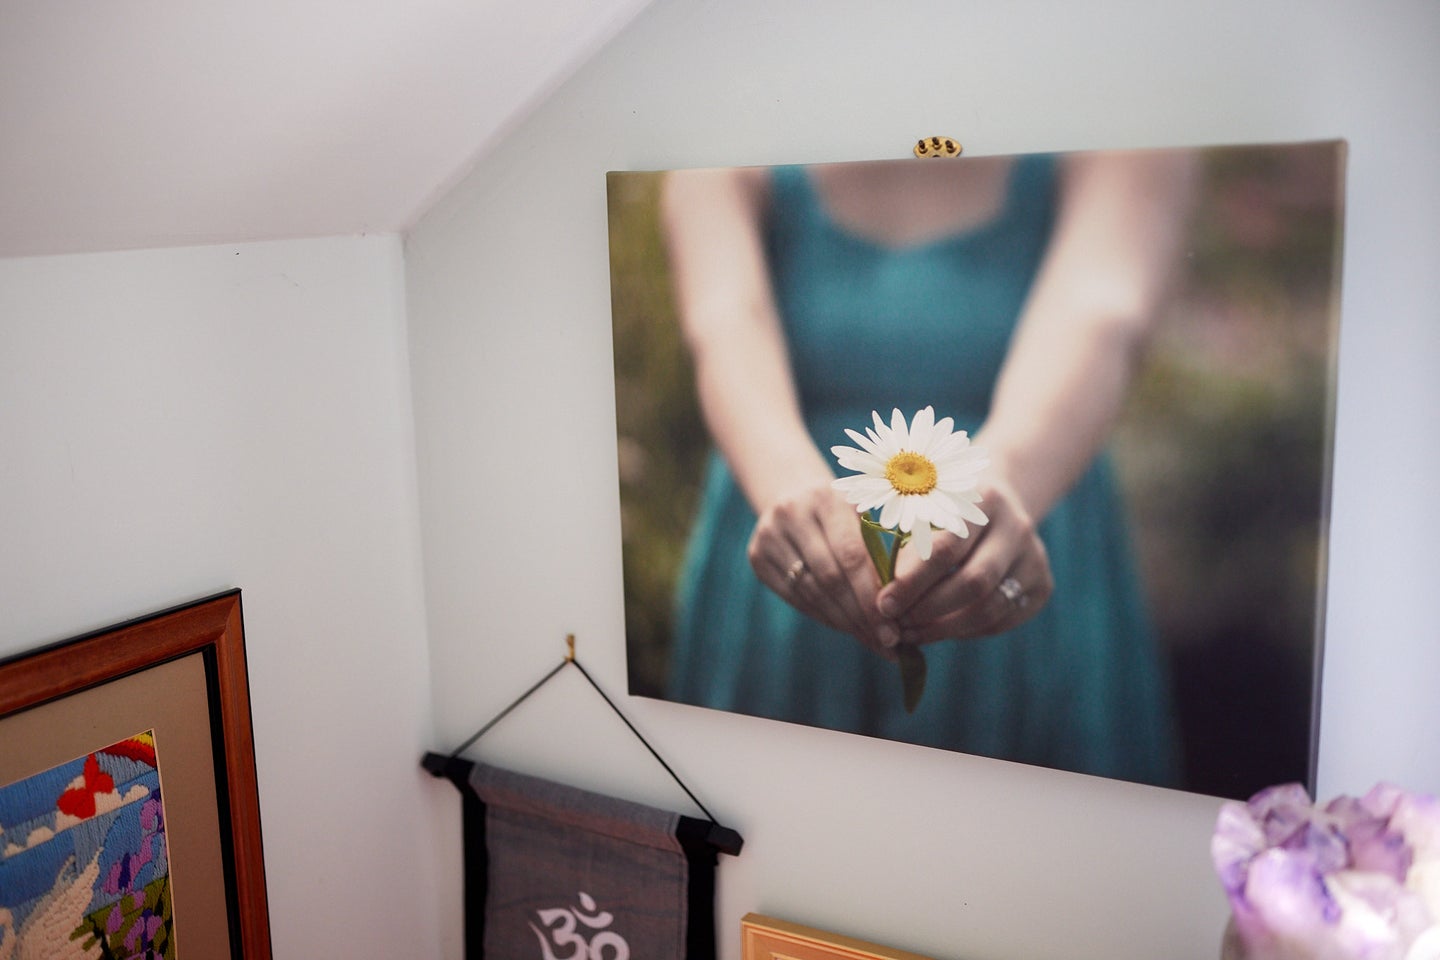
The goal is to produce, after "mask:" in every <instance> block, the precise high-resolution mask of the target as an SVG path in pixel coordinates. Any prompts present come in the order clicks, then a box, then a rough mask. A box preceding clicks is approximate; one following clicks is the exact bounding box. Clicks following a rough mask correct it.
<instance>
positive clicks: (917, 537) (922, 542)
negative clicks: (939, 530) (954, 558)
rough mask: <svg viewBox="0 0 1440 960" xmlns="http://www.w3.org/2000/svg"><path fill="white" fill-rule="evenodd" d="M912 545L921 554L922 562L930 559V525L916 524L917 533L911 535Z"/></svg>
mask: <svg viewBox="0 0 1440 960" xmlns="http://www.w3.org/2000/svg"><path fill="white" fill-rule="evenodd" d="M910 545H911V546H912V547H914V548H915V552H916V553H918V554H920V559H921V560H929V559H930V524H928V523H917V524H915V531H914V532H913V533H911V534H910Z"/></svg>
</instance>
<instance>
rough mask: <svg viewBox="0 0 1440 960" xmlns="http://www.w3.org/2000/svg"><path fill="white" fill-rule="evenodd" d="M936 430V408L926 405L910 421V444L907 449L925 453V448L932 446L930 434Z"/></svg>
mask: <svg viewBox="0 0 1440 960" xmlns="http://www.w3.org/2000/svg"><path fill="white" fill-rule="evenodd" d="M934 430H935V408H934V407H926V408H925V409H924V410H921V411H919V412H917V413H916V414H915V419H914V420H911V421H910V445H909V447H908V448H907V449H910V450H914V451H915V452H916V453H924V452H925V448H926V447H928V446H930V436H931V434H932V433H933V432H934Z"/></svg>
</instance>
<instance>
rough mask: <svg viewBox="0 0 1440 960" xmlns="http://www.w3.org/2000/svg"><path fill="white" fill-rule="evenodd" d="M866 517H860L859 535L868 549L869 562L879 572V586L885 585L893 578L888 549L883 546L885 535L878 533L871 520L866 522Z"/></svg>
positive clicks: (877, 527)
mask: <svg viewBox="0 0 1440 960" xmlns="http://www.w3.org/2000/svg"><path fill="white" fill-rule="evenodd" d="M867 519H868V518H866V517H863V516H862V517H861V518H860V535H861V536H862V537H864V538H865V549H866V550H868V551H870V562H871V563H873V564H875V572H876V573H878V574H880V586H882V587H883V586H885V584H887V583H889V582H890V581H891V580H893V579H894V578H895V574H894V572H893V570H892V568H891V566H890V551H889V550H887V549H886V548H885V537H884V536H883V535H882V534H881V533H880V527H879V526H878V525H876V524H874V523H873V522H870V523H867V522H866V520H867Z"/></svg>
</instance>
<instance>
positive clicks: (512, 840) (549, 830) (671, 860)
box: [466, 764, 714, 960]
mask: <svg viewBox="0 0 1440 960" xmlns="http://www.w3.org/2000/svg"><path fill="white" fill-rule="evenodd" d="M469 786H470V788H471V789H472V790H473V791H474V793H475V794H476V796H477V797H478V798H479V799H480V801H481V802H482V803H483V804H484V808H485V809H484V823H483V831H482V830H480V829H479V828H478V825H476V829H473V830H472V831H470V832H471V833H472V836H471V837H470V846H471V849H467V851H466V856H467V858H473V857H476V856H477V855H478V856H483V857H485V858H486V859H487V861H488V862H487V866H486V876H485V904H484V917H483V929H484V933H483V941H484V953H483V956H485V957H489V958H491V960H523V958H527V957H534V958H537V960H630V958H632V957H633V958H637V960H640V958H645V960H651V958H653V960H665V958H677V960H680V958H687V957H694V958H698V957H700V956H702V955H708V956H713V952H714V939H713V936H714V935H713V924H714V920H713V910H714V904H713V882H714V880H713V864H714V854H713V851H711V852H709V853H708V854H707V855H706V856H705V857H704V858H702V859H703V860H708V864H706V863H703V862H702V863H700V864H699V866H700V868H701V869H702V870H708V871H710V872H709V873H706V875H705V876H703V877H696V878H693V879H695V880H698V881H699V882H700V883H699V887H700V889H699V891H696V890H692V889H691V883H692V876H691V874H692V870H693V869H695V867H696V866H697V864H696V863H694V862H692V860H693V858H694V851H693V850H692V852H691V854H690V855H689V856H687V851H686V846H685V845H682V842H681V840H680V838H679V836H678V833H680V832H683V828H682V821H687V820H689V822H690V823H692V824H693V823H696V822H697V821H693V820H690V818H685V817H681V816H680V815H679V814H674V813H667V812H665V811H662V810H656V809H654V808H652V807H646V806H641V805H640V804H636V803H630V802H628V801H625V800H619V799H616V798H614V797H606V796H602V795H600V794H595V793H590V792H588V791H584V790H577V789H575V788H573V787H568V786H565V785H563V784H558V783H553V782H551V781H548V780H541V779H539V778H536V777H529V776H525V775H523V774H517V773H512V772H510V771H506V770H500V769H497V768H494V767H487V766H485V765H483V764H476V765H475V767H474V769H473V770H472V771H471V772H470V776H469ZM477 842H478V843H479V844H480V845H481V846H482V847H483V849H482V850H478V851H477V850H475V849H474V847H475V846H476V843H477ZM696 892H701V893H703V896H702V897H700V898H696V897H695V893H696ZM697 899H700V900H703V901H704V902H703V903H696V900H697ZM692 904H693V905H694V908H695V909H700V910H704V911H705V912H706V913H705V916H704V917H703V918H701V924H702V926H703V927H704V928H705V930H706V932H708V933H709V940H710V942H709V948H708V952H707V951H705V950H704V949H703V948H702V949H701V950H700V951H698V952H695V951H694V946H695V940H696V937H695V934H696V933H697V932H698V931H696V930H691V929H689V927H690V924H691V919H690V913H691V910H692ZM473 948H474V945H473V944H472V945H471V949H472V951H473ZM472 955H473V953H472Z"/></svg>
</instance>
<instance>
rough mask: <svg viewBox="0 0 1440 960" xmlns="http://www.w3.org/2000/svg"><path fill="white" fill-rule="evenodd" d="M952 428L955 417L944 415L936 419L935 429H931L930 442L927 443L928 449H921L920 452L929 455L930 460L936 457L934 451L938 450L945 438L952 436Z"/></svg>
mask: <svg viewBox="0 0 1440 960" xmlns="http://www.w3.org/2000/svg"><path fill="white" fill-rule="evenodd" d="M954 429H955V419H954V418H953V417H945V418H943V419H941V420H939V421H937V422H936V424H935V429H934V430H933V431H931V434H930V443H929V444H928V449H926V450H921V451H920V452H921V453H923V454H925V456H927V457H929V458H930V459H931V460H934V459H936V456H935V451H936V450H939V449H940V448H941V447H942V446H943V444H944V443H945V442H946V441H947V440H949V439H950V438H951V437H953V436H954V433H952V431H953V430H954Z"/></svg>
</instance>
